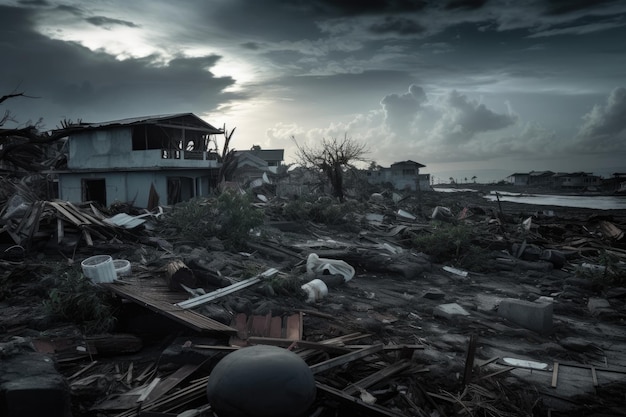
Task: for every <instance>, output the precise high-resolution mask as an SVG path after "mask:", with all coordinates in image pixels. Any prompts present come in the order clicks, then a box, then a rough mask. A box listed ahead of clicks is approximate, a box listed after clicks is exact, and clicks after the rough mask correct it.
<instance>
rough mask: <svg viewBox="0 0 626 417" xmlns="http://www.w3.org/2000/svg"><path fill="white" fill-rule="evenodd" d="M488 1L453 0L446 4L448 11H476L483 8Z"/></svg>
mask: <svg viewBox="0 0 626 417" xmlns="http://www.w3.org/2000/svg"><path fill="white" fill-rule="evenodd" d="M487 1H488V0H451V1H449V2H448V3H446V6H445V8H446V9H447V10H455V9H461V10H474V9H480V8H481V7H483V6H484V5H485V4H486V3H487Z"/></svg>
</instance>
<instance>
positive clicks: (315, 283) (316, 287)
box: [300, 279, 328, 303]
mask: <svg viewBox="0 0 626 417" xmlns="http://www.w3.org/2000/svg"><path fill="white" fill-rule="evenodd" d="M300 288H302V289H303V290H304V291H305V292H306V293H307V296H308V298H307V300H306V302H307V303H314V302H316V301H319V300H321V299H322V298H324V297H326V296H327V295H328V287H327V286H326V283H325V282H324V281H322V280H321V279H314V280H312V281H309V282H307V283H306V284H303V285H302V287H300Z"/></svg>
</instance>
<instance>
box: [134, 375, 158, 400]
mask: <svg viewBox="0 0 626 417" xmlns="http://www.w3.org/2000/svg"><path fill="white" fill-rule="evenodd" d="M160 382H161V378H154V379H153V380H152V382H151V383H150V385H148V387H147V388H146V389H145V391H144V392H143V394H141V395H140V396H139V398H138V399H137V402H138V403H142V402H144V401H145V400H146V398H148V395H150V394H152V391H153V390H154V389H155V388H156V386H157V385H159V383H160Z"/></svg>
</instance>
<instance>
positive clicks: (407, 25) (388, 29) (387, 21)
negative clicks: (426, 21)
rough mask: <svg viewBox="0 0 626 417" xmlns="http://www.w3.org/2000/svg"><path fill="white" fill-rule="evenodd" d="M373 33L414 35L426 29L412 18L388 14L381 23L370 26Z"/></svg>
mask: <svg viewBox="0 0 626 417" xmlns="http://www.w3.org/2000/svg"><path fill="white" fill-rule="evenodd" d="M369 30H370V31H371V32H373V33H397V34H399V35H414V34H418V33H423V32H424V31H425V30H426V29H425V28H424V27H423V26H422V25H420V24H419V23H417V22H416V21H414V20H412V19H407V18H404V17H394V16H387V17H385V18H384V20H383V21H382V22H380V23H375V24H373V25H371V26H370V27H369Z"/></svg>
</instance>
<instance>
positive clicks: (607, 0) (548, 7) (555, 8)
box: [544, 0, 621, 15]
mask: <svg viewBox="0 0 626 417" xmlns="http://www.w3.org/2000/svg"><path fill="white" fill-rule="evenodd" d="M620 2H621V0H594V1H589V0H547V1H545V6H544V10H545V13H546V14H547V15H562V14H567V13H572V12H577V11H584V10H589V9H595V8H597V7H598V6H601V5H609V4H617V3H620Z"/></svg>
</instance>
